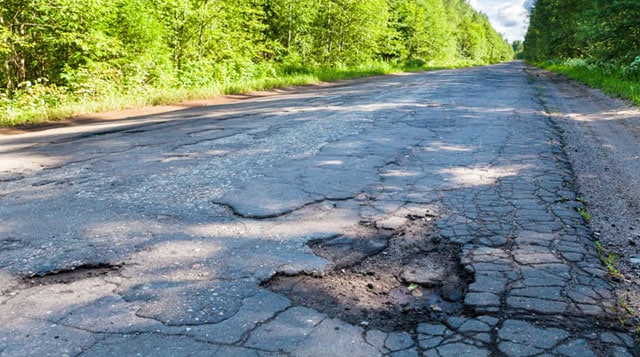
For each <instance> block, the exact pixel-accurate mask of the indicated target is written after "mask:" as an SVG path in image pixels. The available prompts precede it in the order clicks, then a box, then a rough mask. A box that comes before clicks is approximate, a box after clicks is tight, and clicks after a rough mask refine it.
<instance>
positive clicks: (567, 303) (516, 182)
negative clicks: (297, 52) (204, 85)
mask: <svg viewBox="0 0 640 357" xmlns="http://www.w3.org/2000/svg"><path fill="white" fill-rule="evenodd" d="M545 86H547V87H548V86H553V83H550V82H549V80H548V79H545V78H543V77H539V76H538V77H536V76H535V75H534V74H532V72H531V71H527V70H525V66H524V64H523V63H521V62H511V63H505V64H500V65H495V66H490V67H478V68H470V69H462V70H453V71H435V72H427V73H419V74H408V75H394V76H385V77H379V78H373V79H367V80H356V81H347V82H341V83H338V84H333V85H328V86H325V87H306V88H302V89H300V90H296V91H291V92H289V93H287V94H283V95H275V96H268V97H263V98H254V99H248V100H243V101H239V102H236V103H230V104H224V105H217V106H207V107H199V108H191V109H185V110H182V111H177V112H171V113H164V114H154V115H149V116H146V117H141V118H134V119H128V120H121V121H112V122H106V123H96V124H90V125H82V126H78V127H71V128H59V129H50V130H46V131H40V132H33V133H26V134H20V135H12V136H2V137H0V251H1V254H0V292H1V293H2V295H0V355H2V356H20V355H29V356H32V355H38V356H40V355H56V356H60V355H73V356H76V355H80V356H102V355H104V356H113V355H118V354H121V355H134V354H136V353H138V354H140V355H148V356H161V355H166V356H177V355H190V356H191V355H229V356H238V355H247V356H249V355H251V356H253V355H292V356H299V355H306V356H320V355H324V356H328V355H353V356H360V355H362V356H372V355H393V356H417V355H424V356H461V355H474V356H483V355H508V356H528V355H537V354H544V353H547V354H550V355H568V356H591V355H603V356H605V355H615V356H629V355H636V354H637V353H638V348H637V346H636V344H635V342H634V340H633V337H632V335H631V334H629V333H628V332H625V331H626V330H625V329H623V328H622V327H621V326H620V325H619V323H618V320H617V316H618V315H617V313H616V312H615V311H614V310H615V306H616V295H615V291H614V290H612V288H611V286H610V284H609V276H608V275H607V271H606V269H605V268H604V267H603V266H602V264H601V263H600V261H599V259H598V255H597V252H596V249H595V244H594V233H593V232H592V230H591V229H590V227H589V225H588V224H587V223H586V221H585V219H584V218H583V217H581V215H580V212H584V210H585V207H584V202H583V200H582V199H581V194H580V193H579V192H578V188H577V185H576V182H577V181H576V180H577V178H576V173H575V172H574V171H573V169H572V165H571V161H570V158H569V157H568V156H567V154H566V152H565V150H564V138H563V136H562V130H561V128H560V127H559V124H558V122H557V120H555V119H554V116H553V115H551V114H549V105H548V102H549V101H548V100H547V101H546V102H545V101H544V100H543V99H544V97H543V95H542V94H541V92H542V91H543V89H544V88H545ZM547 93H549V92H547ZM584 100H588V99H584Z"/></svg>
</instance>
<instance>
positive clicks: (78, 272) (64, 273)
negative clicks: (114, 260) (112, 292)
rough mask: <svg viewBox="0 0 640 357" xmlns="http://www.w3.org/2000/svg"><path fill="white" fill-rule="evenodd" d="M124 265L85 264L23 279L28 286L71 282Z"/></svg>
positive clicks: (101, 274)
mask: <svg viewBox="0 0 640 357" xmlns="http://www.w3.org/2000/svg"><path fill="white" fill-rule="evenodd" d="M121 267H122V265H114V264H85V265H81V266H78V267H74V268H70V269H64V270H59V271H52V272H48V273H44V274H36V275H33V276H30V277H25V278H23V280H22V283H23V285H25V286H26V287H34V286H40V285H52V284H70V283H73V282H76V281H80V280H84V279H89V278H94V277H97V276H103V275H108V274H110V273H112V272H115V271H118V270H119V269H120V268H121Z"/></svg>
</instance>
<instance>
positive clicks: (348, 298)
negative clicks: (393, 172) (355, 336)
mask: <svg viewBox="0 0 640 357" xmlns="http://www.w3.org/2000/svg"><path fill="white" fill-rule="evenodd" d="M309 245H310V247H311V248H312V249H313V250H314V252H315V253H316V254H317V255H319V256H322V257H323V258H326V259H330V260H332V261H334V262H335V263H336V268H335V269H334V270H333V271H331V272H329V273H327V274H325V275H324V276H309V275H295V276H284V275H278V276H275V277H274V278H272V279H271V280H269V281H267V282H265V283H264V284H263V286H264V287H266V288H268V289H270V290H271V291H274V292H277V293H279V294H283V295H285V296H287V297H288V298H289V299H291V300H292V301H293V303H294V304H296V305H302V306H307V307H310V308H313V309H316V310H318V311H321V312H324V313H326V314H328V315H329V316H331V317H334V318H340V319H342V320H344V321H347V322H350V323H352V324H356V325H361V326H363V327H366V328H376V329H380V330H383V331H398V330H405V331H409V330H412V329H414V328H415V327H416V326H417V324H419V323H421V322H426V321H443V320H444V319H446V318H447V317H448V316H452V315H461V314H462V313H463V301H464V296H465V294H466V291H467V286H468V284H469V283H470V282H471V281H472V280H473V276H471V275H470V274H469V273H467V272H466V271H465V270H464V269H463V267H462V265H461V264H460V252H461V247H460V246H459V245H454V244H450V243H448V242H444V241H442V240H441V239H440V238H439V236H438V235H436V234H433V227H432V224H431V221H430V220H428V219H425V218H424V217H422V218H420V217H411V220H409V223H408V224H407V225H405V227H403V228H402V229H400V230H397V231H385V230H379V231H378V234H377V235H373V236H371V237H369V238H366V239H363V238H349V237H343V236H340V237H333V238H330V239H327V240H320V241H312V242H310V243H309Z"/></svg>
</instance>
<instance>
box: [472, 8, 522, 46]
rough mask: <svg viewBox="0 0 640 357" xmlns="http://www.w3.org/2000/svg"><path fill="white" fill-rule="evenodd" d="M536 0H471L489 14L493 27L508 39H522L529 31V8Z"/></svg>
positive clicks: (480, 9)
mask: <svg viewBox="0 0 640 357" xmlns="http://www.w3.org/2000/svg"><path fill="white" fill-rule="evenodd" d="M533 3H534V0H469V4H470V5H471V6H473V8H474V9H476V10H479V11H482V12H484V13H485V14H487V16H489V20H490V21H491V24H492V25H493V27H494V28H495V29H496V30H497V31H498V32H499V33H501V34H502V35H503V36H504V37H505V38H506V39H507V40H509V41H511V42H512V41H514V40H522V39H524V35H525V33H526V32H527V24H528V14H529V13H528V10H527V9H530V8H531V6H532V4H533Z"/></svg>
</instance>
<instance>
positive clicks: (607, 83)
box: [533, 59, 640, 105]
mask: <svg viewBox="0 0 640 357" xmlns="http://www.w3.org/2000/svg"><path fill="white" fill-rule="evenodd" d="M533 64H534V65H536V66H539V67H543V68H545V69H547V70H550V71H553V72H556V73H561V74H564V75H566V76H567V77H569V78H572V79H575V80H578V81H580V82H582V83H584V84H586V85H588V86H590V87H593V88H599V89H601V90H602V91H603V92H605V93H607V94H609V95H611V96H614V97H617V98H622V99H626V100H629V101H631V102H632V103H633V104H635V105H640V80H637V79H630V78H628V77H627V76H625V75H624V71H623V69H622V68H620V67H616V66H612V65H607V66H597V65H594V64H590V63H588V62H587V61H585V60H575V59H574V60H564V61H549V62H543V63H533Z"/></svg>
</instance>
